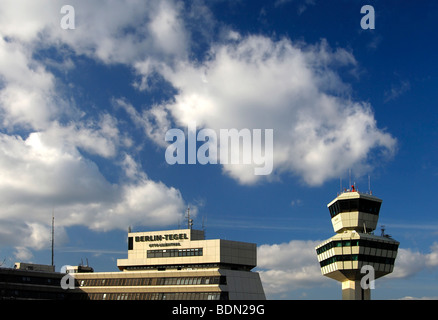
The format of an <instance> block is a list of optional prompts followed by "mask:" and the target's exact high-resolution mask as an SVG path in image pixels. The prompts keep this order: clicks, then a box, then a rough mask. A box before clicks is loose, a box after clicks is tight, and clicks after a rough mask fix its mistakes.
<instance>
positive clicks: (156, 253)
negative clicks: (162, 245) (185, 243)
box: [146, 248, 203, 258]
mask: <svg viewBox="0 0 438 320" xmlns="http://www.w3.org/2000/svg"><path fill="white" fill-rule="evenodd" d="M202 255H203V249H202V248H192V249H162V250H148V251H147V254H146V256H147V257H148V258H167V257H188V256H202Z"/></svg>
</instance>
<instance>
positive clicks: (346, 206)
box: [329, 198, 382, 218]
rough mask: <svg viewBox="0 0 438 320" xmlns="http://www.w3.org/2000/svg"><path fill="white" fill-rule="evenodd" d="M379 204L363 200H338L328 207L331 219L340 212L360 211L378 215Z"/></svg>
mask: <svg viewBox="0 0 438 320" xmlns="http://www.w3.org/2000/svg"><path fill="white" fill-rule="evenodd" d="M381 204H382V203H381V202H378V201H372V200H368V199H363V198H357V199H346V200H338V201H336V202H335V203H333V204H332V205H331V206H330V207H329V211H330V215H331V217H332V218H333V217H335V216H336V215H338V214H339V213H341V212H352V211H360V212H364V213H370V214H376V215H377V214H379V211H380V206H381Z"/></svg>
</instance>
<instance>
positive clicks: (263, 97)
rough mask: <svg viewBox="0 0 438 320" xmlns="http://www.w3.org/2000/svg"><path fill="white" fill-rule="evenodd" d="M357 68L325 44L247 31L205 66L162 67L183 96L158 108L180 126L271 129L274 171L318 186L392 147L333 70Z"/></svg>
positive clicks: (242, 176)
mask: <svg viewBox="0 0 438 320" xmlns="http://www.w3.org/2000/svg"><path fill="white" fill-rule="evenodd" d="M355 65H356V61H355V59H354V57H353V55H352V54H351V53H349V52H348V51H346V50H344V49H339V48H338V49H336V50H333V49H331V48H330V47H329V46H328V44H327V42H326V41H321V43H319V44H316V45H312V46H306V45H303V44H294V43H292V42H291V41H289V40H287V39H282V40H280V41H272V40H271V39H269V38H266V37H263V36H248V37H246V38H243V39H242V40H241V41H232V42H230V43H222V44H216V45H213V46H212V48H211V52H210V55H209V58H208V59H206V60H205V61H204V62H203V63H190V62H187V61H180V62H179V63H178V64H177V65H176V66H175V67H174V68H171V67H163V68H161V70H160V72H161V73H162V74H163V76H164V77H165V78H166V79H167V80H168V81H169V82H170V83H171V84H172V85H173V86H174V87H175V88H176V89H177V90H178V93H177V94H176V95H175V98H174V101H172V102H168V103H164V104H162V105H161V106H155V107H154V110H155V112H157V111H156V110H157V109H160V110H161V113H160V118H162V119H164V118H165V116H164V114H167V115H168V116H170V117H171V118H172V119H173V120H174V122H175V123H176V124H177V125H178V126H183V127H186V126H187V125H188V124H189V123H192V122H196V124H197V125H198V126H199V127H207V128H211V129H213V130H215V131H216V132H219V130H220V129H231V128H236V129H242V128H249V129H274V151H273V157H274V169H275V171H276V173H277V174H281V173H292V174H295V175H297V176H299V177H301V178H302V179H303V180H304V181H305V182H306V183H307V184H309V185H320V184H322V183H323V182H324V181H326V180H327V179H330V178H333V177H338V176H339V175H341V174H343V173H344V172H345V171H346V170H348V168H351V167H353V166H354V167H355V170H356V172H357V173H358V174H360V173H361V172H364V171H365V170H368V169H369V167H370V166H371V165H372V164H370V163H368V160H369V159H368V155H369V153H370V152H371V151H374V150H378V151H380V153H381V154H383V155H392V154H393V152H394V151H395V146H396V140H395V139H394V138H393V137H392V136H391V135H390V134H388V133H386V132H384V131H383V130H381V129H379V128H378V127H377V123H376V120H375V118H374V115H373V112H372V110H371V106H370V105H369V104H368V103H365V102H360V101H358V102H356V101H352V100H351V99H349V98H348V96H349V90H350V89H349V86H348V85H346V84H345V83H344V82H343V81H342V80H341V78H340V77H339V75H338V74H337V73H336V69H337V68H339V67H351V66H352V67H355ZM138 72H141V70H138ZM163 112H165V113H163ZM166 124H167V123H166ZM154 140H156V139H154ZM223 168H224V171H225V172H226V173H227V174H229V175H230V176H232V177H233V178H235V179H236V180H238V181H239V182H241V183H243V184H252V183H255V182H257V181H259V180H260V179H261V178H262V176H255V175H254V174H251V173H252V172H253V169H252V168H249V167H248V166H239V165H237V166H232V165H227V166H224V167H223ZM269 178H273V177H272V176H271V177H269V176H268V179H269Z"/></svg>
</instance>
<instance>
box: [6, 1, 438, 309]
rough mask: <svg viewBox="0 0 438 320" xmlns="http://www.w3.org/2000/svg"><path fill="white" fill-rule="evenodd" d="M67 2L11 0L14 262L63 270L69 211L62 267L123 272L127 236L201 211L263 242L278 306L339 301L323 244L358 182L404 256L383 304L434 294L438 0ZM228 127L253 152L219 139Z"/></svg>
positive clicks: (376, 295) (9, 222) (10, 233)
mask: <svg viewBox="0 0 438 320" xmlns="http://www.w3.org/2000/svg"><path fill="white" fill-rule="evenodd" d="M65 5H66V3H65V2H64V1H54V0H38V1H34V0H2V1H1V2H0V206H1V208H2V209H1V210H0V264H1V266H2V267H11V266H13V264H14V262H16V261H22V262H33V263H41V264H50V263H51V222H52V215H54V216H55V265H56V269H57V270H60V268H61V267H62V266H63V265H77V264H79V263H84V264H85V263H87V262H88V264H89V265H90V266H92V267H93V268H94V269H95V270H96V271H116V270H118V269H117V259H123V258H126V257H127V232H128V228H129V227H131V228H132V230H133V231H153V230H165V229H175V228H178V227H181V228H184V227H185V226H186V220H185V215H186V211H187V208H190V212H191V216H192V217H193V218H194V228H196V229H201V228H205V231H206V237H207V238H208V239H217V238H220V239H229V240H236V241H246V242H253V243H256V244H257V248H258V249H257V253H258V266H257V268H256V269H255V271H257V272H259V273H260V277H261V279H262V283H263V286H264V290H265V293H266V296H267V298H268V299H294V300H295V299H340V298H341V287H340V284H339V283H338V282H336V281H334V280H331V279H328V278H325V277H323V276H322V275H321V271H320V268H319V264H318V261H317V258H316V252H315V249H314V248H315V246H316V245H318V244H319V243H320V242H322V241H324V240H326V239H328V238H330V237H331V236H333V235H334V231H333V228H332V225H331V222H330V215H329V211H328V209H327V204H328V203H329V202H330V201H331V200H333V199H334V198H335V197H336V196H337V193H338V192H339V191H340V190H342V189H343V188H347V187H348V186H349V185H350V183H351V184H353V183H354V184H355V185H356V187H357V188H358V189H359V191H364V192H367V191H369V190H370V189H371V190H372V192H373V195H375V196H377V197H379V198H381V199H382V200H383V204H382V208H381V211H380V218H379V223H378V226H379V227H378V230H376V234H379V233H380V227H381V226H382V225H384V226H385V228H386V233H387V234H390V235H391V236H392V237H393V238H394V239H396V240H397V241H399V242H400V248H399V252H398V256H397V259H396V263H395V268H394V272H393V273H392V274H390V275H388V276H386V277H385V278H382V279H379V280H377V281H376V289H375V290H374V291H373V292H372V293H371V294H372V298H373V299H438V285H437V283H438V281H437V280H438V241H437V235H438V217H437V208H436V206H435V205H433V203H434V198H435V197H436V191H435V187H436V185H437V182H438V151H437V150H438V143H437V141H438V130H437V127H438V112H437V111H436V110H437V101H438V90H436V88H437V85H438V70H437V65H438V64H437V62H436V52H437V51H438V44H437V41H436V31H437V27H438V23H437V22H436V17H437V14H438V3H436V2H435V1H426V0H422V1H395V0H388V1H372V0H363V1H362V0H336V1H322V0H277V1H255V0H254V1H226V0H212V1H202V0H193V1H176V0H163V1H146V0H95V1H82V0H70V1H69V2H68V5H69V6H67V7H65ZM365 5H369V6H372V8H373V9H374V16H371V11H363V12H362V13H361V8H362V7H363V6H365ZM368 8H369V7H368ZM361 21H362V24H361ZM371 22H373V25H372V23H371ZM231 129H236V130H238V131H239V132H243V131H242V130H246V131H245V132H249V133H250V134H251V135H250V137H252V138H253V147H254V148H253V150H252V151H253V153H251V152H250V151H251V149H245V148H244V146H243V147H242V149H238V148H237V149H236V148H234V149H233V148H230V149H227V148H226V146H223V145H221V144H220V143H218V138H219V137H220V132H222V131H224V130H225V131H226V130H231ZM270 130H271V131H270ZM175 132H177V133H182V139H184V140H178V139H179V138H178V137H177V135H176V134H173V133H175ZM212 132H213V133H215V134H216V138H217V140H215V137H214V135H212ZM227 132H229V131H227ZM257 132H261V135H259V136H257V135H256V133H257ZM269 132H272V143H270V142H271V140H270V139H269V134H268V133H269ZM199 133H203V134H205V133H207V136H208V139H207V138H205V136H202V135H199ZM172 134H173V135H172ZM208 134H210V135H208ZM166 135H167V137H168V138H166ZM169 137H170V138H169ZM179 137H180V138H181V135H180V136H179ZM191 137H195V138H196V137H197V138H198V141H195V140H190V138H191ZM257 137H258V138H264V140H263V139H261V140H257ZM220 141H222V140H220ZM257 141H259V142H260V141H261V142H262V143H261V144H259V145H256V142H257ZM247 145H248V144H247ZM250 146H251V145H250ZM256 146H258V147H259V148H258V149H257V148H256ZM172 148H173V149H172ZM175 148H176V150H175ZM206 149H208V153H206V152H205V151H206ZM193 150H195V152H192V153H190V152H191V151H193ZM248 150H249V151H248ZM256 150H258V151H261V153H260V152H259V157H258V158H257V154H256V152H255V151H256ZM201 151H202V152H201ZM225 151H229V152H230V154H229V155H230V158H229V159H230V161H228V162H227V161H225V160H224V159H225V158H223V159H222V158H220V156H219V155H222V154H225ZM177 152H178V153H177ZM203 152H204V153H203ZM239 152H240V155H241V157H240V158H237V160H236V161H234V162H232V161H231V159H232V156H233V155H235V154H236V153H237V154H239ZM166 154H167V155H168V157H166ZM177 156H178V157H181V156H182V158H178V159H179V160H181V159H182V160H183V161H178V162H176V163H173V162H175V161H176V160H175V159H176V157H177ZM202 156H204V157H202ZM206 156H207V160H209V161H208V162H207V163H202V159H204V160H205V158H206ZM262 156H263V157H262ZM190 157H191V158H190ZM245 157H246V158H245ZM189 158H190V159H192V162H195V163H194V164H192V163H189V162H190V161H189ZM169 159H170V160H169ZM172 159H173V160H175V161H173V162H172ZM244 159H249V161H247V162H245V161H244ZM193 160H194V161H193ZM221 160H223V161H221ZM260 160H264V161H262V162H261V161H260ZM269 160H272V168H270V167H269ZM263 164H264V165H265V166H266V169H267V170H265V172H264V173H263V174H256V172H257V170H256V169H258V168H260V167H261V166H262V165H263ZM270 169H272V170H270Z"/></svg>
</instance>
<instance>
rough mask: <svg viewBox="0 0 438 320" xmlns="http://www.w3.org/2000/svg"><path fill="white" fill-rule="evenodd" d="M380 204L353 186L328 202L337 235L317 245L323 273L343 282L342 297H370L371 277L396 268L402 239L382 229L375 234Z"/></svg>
mask: <svg viewBox="0 0 438 320" xmlns="http://www.w3.org/2000/svg"><path fill="white" fill-rule="evenodd" d="M381 204H382V200H381V199H379V198H377V197H375V196H373V195H371V193H369V194H368V193H361V192H359V191H358V190H356V188H355V187H354V186H352V187H351V189H349V190H346V191H345V192H343V193H341V194H339V195H338V196H337V197H336V198H335V199H334V200H333V201H332V202H330V203H329V204H328V205H327V207H328V209H329V211H330V216H331V220H332V224H333V229H334V231H335V232H336V235H335V236H333V237H331V238H330V239H328V240H326V241H324V242H322V243H321V244H320V245H318V246H317V247H316V248H315V249H316V253H317V255H318V261H319V264H320V266H321V272H322V274H323V275H324V276H326V277H329V278H332V279H334V280H337V281H340V282H342V299H343V300H370V299H371V292H370V288H371V289H372V288H373V285H374V282H371V281H368V280H374V279H377V278H380V277H383V276H385V275H387V274H389V273H391V272H392V271H393V269H394V262H395V258H396V256H397V250H398V246H399V242H398V241H395V240H393V239H392V238H391V237H390V236H389V235H385V234H384V230H383V229H382V234H381V235H380V236H376V235H374V234H373V231H374V230H375V229H376V226H377V221H378V219H379V211H380V206H381ZM365 275H366V276H367V279H365ZM362 278H364V281H362ZM367 281H368V282H367ZM361 282H362V284H361Z"/></svg>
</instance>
